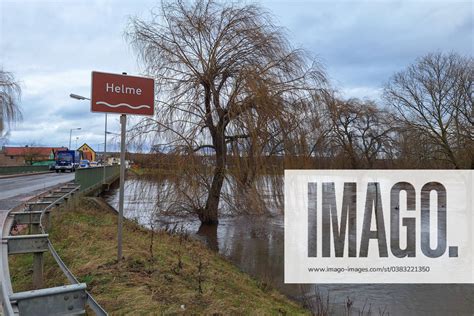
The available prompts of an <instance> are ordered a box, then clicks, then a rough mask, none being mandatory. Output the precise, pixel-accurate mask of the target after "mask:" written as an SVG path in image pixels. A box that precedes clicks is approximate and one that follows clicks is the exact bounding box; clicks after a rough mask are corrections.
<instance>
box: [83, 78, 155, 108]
mask: <svg viewBox="0 0 474 316" xmlns="http://www.w3.org/2000/svg"><path fill="white" fill-rule="evenodd" d="M91 95H92V98H91V111H92V112H104V113H119V114H132V115H153V113H154V100H155V81H154V80H153V79H151V78H145V77H136V76H128V75H118V74H111V73H104V72H97V71H93V72H92V93H91Z"/></svg>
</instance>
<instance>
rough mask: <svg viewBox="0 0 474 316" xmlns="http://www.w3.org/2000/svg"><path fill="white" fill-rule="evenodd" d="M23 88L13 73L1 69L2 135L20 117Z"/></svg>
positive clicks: (0, 133)
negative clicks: (20, 100)
mask: <svg viewBox="0 0 474 316" xmlns="http://www.w3.org/2000/svg"><path fill="white" fill-rule="evenodd" d="M20 95H21V89H20V85H19V84H18V82H16V81H15V78H14V77H13V74H11V73H10V72H6V71H4V70H2V69H0V136H1V135H2V134H3V131H4V130H5V129H6V127H7V126H8V125H9V124H10V123H12V122H15V121H17V120H19V119H21V112H20V107H19V104H18V102H19V99H20Z"/></svg>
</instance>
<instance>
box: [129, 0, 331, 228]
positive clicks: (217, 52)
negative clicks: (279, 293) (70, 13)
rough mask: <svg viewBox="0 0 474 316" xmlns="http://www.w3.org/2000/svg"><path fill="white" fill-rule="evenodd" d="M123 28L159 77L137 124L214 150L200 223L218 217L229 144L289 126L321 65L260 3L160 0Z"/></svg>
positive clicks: (175, 141)
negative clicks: (146, 17)
mask: <svg viewBox="0 0 474 316" xmlns="http://www.w3.org/2000/svg"><path fill="white" fill-rule="evenodd" d="M126 35H127V36H128V38H129V40H130V42H131V44H132V45H133V47H134V48H135V49H136V51H137V53H138V55H139V59H140V60H141V61H142V62H143V63H144V65H145V66H146V70H147V73H148V74H150V75H153V76H154V77H155V78H156V83H157V97H158V102H157V107H156V108H157V111H156V116H155V118H153V119H145V120H143V121H141V122H140V123H139V124H138V125H137V127H136V128H137V130H139V131H140V132H141V133H146V132H161V133H162V134H161V135H162V137H164V138H166V140H167V142H168V144H172V145H174V146H175V148H181V149H183V150H184V151H185V152H187V153H192V152H200V151H201V150H203V149H207V150H211V151H212V152H213V153H214V159H213V172H212V176H211V178H212V180H211V181H210V183H209V185H208V188H207V197H206V201H205V205H203V207H200V208H199V209H197V210H196V211H197V214H198V216H199V218H200V220H201V222H202V223H217V221H218V207H219V201H220V197H221V190H222V186H223V183H224V180H225V175H226V169H227V157H228V151H229V148H230V147H232V144H233V143H238V142H239V140H244V139H252V138H255V139H256V138H258V137H260V136H261V135H270V134H271V133H272V132H271V130H272V129H273V130H274V129H275V126H278V128H277V129H280V128H283V126H289V124H291V123H292V122H294V120H292V117H296V116H297V115H301V113H304V111H305V110H304V107H305V106H307V105H308V100H309V99H310V95H311V93H314V90H315V89H316V88H320V87H321V84H322V83H323V82H325V76H324V73H323V72H322V70H321V69H320V67H318V66H317V65H316V64H315V63H313V62H312V61H311V60H309V59H308V58H307V57H306V55H305V54H304V52H302V51H301V50H294V49H292V48H291V46H290V44H289V43H288V41H287V40H286V38H285V36H284V34H283V32H282V30H281V29H280V28H278V27H277V26H275V25H274V24H273V21H272V20H271V18H270V16H269V15H268V14H267V13H266V12H264V11H263V10H262V9H261V8H260V7H258V6H255V5H238V4H237V3H232V4H225V5H224V4H219V3H217V2H215V1H213V0H197V1H195V2H192V3H188V2H186V1H177V2H175V1H173V2H163V3H162V5H161V11H160V12H159V13H152V19H151V20H150V21H143V20H140V19H138V18H135V19H132V21H131V24H130V27H129V29H128V31H127V33H126ZM311 91H313V92H311ZM257 143H258V142H255V141H249V143H248V144H257ZM234 148H236V147H235V146H234ZM248 149H250V150H254V149H255V146H253V147H248Z"/></svg>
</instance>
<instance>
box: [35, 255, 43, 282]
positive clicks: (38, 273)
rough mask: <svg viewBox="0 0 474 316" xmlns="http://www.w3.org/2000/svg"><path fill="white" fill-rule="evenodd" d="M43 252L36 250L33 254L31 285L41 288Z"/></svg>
mask: <svg viewBox="0 0 474 316" xmlns="http://www.w3.org/2000/svg"><path fill="white" fill-rule="evenodd" d="M43 267H44V260H43V253H42V252H36V253H34V254H33V287H34V288H35V289H41V288H42V287H43Z"/></svg>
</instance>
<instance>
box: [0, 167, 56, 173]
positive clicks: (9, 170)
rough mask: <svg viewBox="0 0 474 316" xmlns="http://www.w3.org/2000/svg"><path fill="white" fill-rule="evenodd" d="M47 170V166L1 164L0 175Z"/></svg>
mask: <svg viewBox="0 0 474 316" xmlns="http://www.w3.org/2000/svg"><path fill="white" fill-rule="evenodd" d="M45 171H49V166H2V167H0V175H9V174H19V173H34V172H45Z"/></svg>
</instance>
